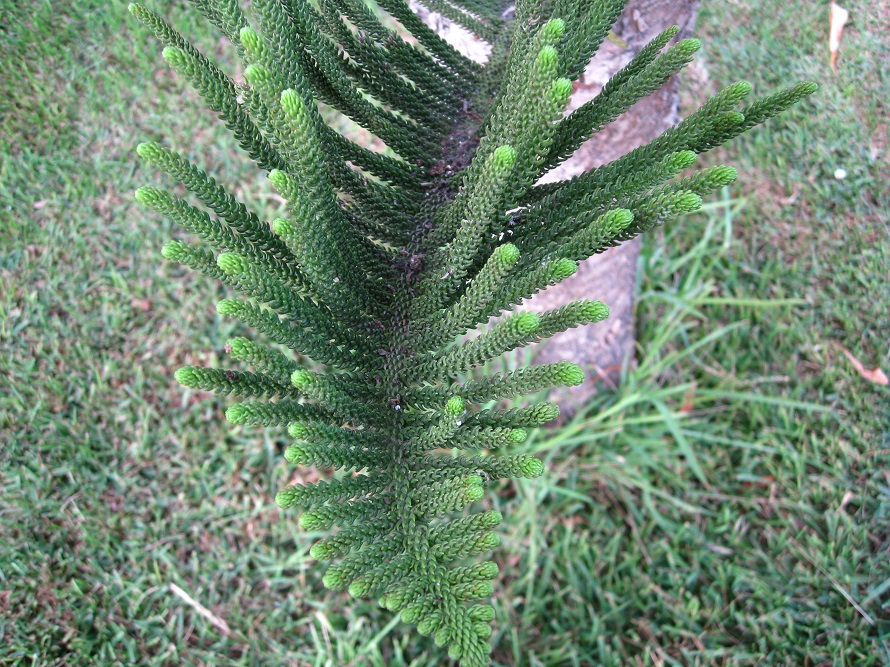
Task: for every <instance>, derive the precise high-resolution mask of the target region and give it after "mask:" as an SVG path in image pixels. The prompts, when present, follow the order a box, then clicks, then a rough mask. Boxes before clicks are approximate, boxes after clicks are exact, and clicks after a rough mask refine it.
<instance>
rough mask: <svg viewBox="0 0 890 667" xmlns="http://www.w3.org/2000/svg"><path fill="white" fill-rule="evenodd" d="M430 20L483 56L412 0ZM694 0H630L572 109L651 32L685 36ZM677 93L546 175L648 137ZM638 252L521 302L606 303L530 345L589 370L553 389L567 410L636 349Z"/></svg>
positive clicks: (622, 252)
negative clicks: (601, 312)
mask: <svg viewBox="0 0 890 667" xmlns="http://www.w3.org/2000/svg"><path fill="white" fill-rule="evenodd" d="M411 5H412V8H414V10H415V11H417V12H418V13H419V14H420V15H421V17H422V18H423V19H424V20H425V21H426V22H427V24H428V25H430V27H432V28H434V29H435V30H436V31H437V32H439V34H441V35H442V36H443V37H444V38H445V39H447V40H448V41H450V42H451V43H452V44H454V45H455V46H456V47H457V48H458V49H459V50H461V51H462V52H464V53H465V54H466V55H468V56H470V57H471V58H474V59H475V60H478V61H481V60H483V59H484V58H485V56H486V55H487V52H486V48H485V44H484V43H482V42H480V41H479V40H477V39H474V38H473V37H472V36H471V35H469V34H468V33H466V32H465V31H463V30H461V29H460V28H459V27H457V26H454V25H452V24H451V23H450V22H449V21H448V20H447V19H443V18H442V17H441V16H439V15H437V14H433V13H431V12H429V11H428V10H427V9H426V8H424V7H423V6H422V5H417V3H414V2H412V3H411ZM697 7H698V0H630V1H629V2H628V3H627V7H626V8H625V11H624V13H623V14H622V15H621V17H620V18H619V19H618V21H617V22H616V24H615V26H614V28H613V30H614V37H616V39H608V40H606V42H605V43H604V44H603V46H602V47H601V48H600V50H599V52H598V53H597V54H596V56H595V57H594V59H593V60H592V61H591V63H590V64H589V66H588V67H587V69H586V70H585V72H584V74H583V75H582V76H581V78H580V79H579V80H578V81H577V82H576V83H575V90H574V93H573V95H572V99H571V101H570V103H569V110H570V111H571V110H574V109H577V108H578V107H579V106H581V105H582V104H584V103H585V102H587V101H588V100H590V99H593V98H594V97H596V95H597V94H598V93H599V91H600V90H601V89H602V87H603V85H604V84H605V83H606V82H607V81H608V80H609V79H610V78H611V76H612V75H614V74H615V72H617V71H618V70H619V69H621V68H622V67H624V66H625V65H626V64H627V63H628V62H630V60H631V59H632V58H633V57H634V56H635V55H636V54H637V53H638V52H639V50H640V49H641V48H642V47H643V46H645V45H646V44H647V43H648V42H649V41H650V40H651V39H652V38H653V37H655V36H656V35H657V34H658V33H660V32H661V31H662V30H664V29H665V28H667V27H668V26H671V25H678V26H680V34H679V35H678V37H677V39H683V38H685V37H688V36H689V34H690V32H691V30H692V27H693V24H694V22H695V14H696V9H697ZM678 107H679V92H678V90H677V84H676V81H674V80H672V81H670V82H669V83H668V84H667V85H666V86H665V87H664V88H662V89H661V90H660V91H658V92H657V93H655V94H653V95H651V96H649V97H647V98H646V99H643V100H640V101H639V102H637V104H636V105H634V106H633V108H631V109H630V110H629V111H628V112H627V113H625V114H624V115H623V116H621V117H620V118H618V120H616V121H615V122H614V123H612V124H611V125H609V126H608V127H607V128H606V129H605V130H603V131H602V132H599V133H598V134H596V135H594V136H593V137H592V138H591V139H590V140H589V141H587V142H586V143H585V144H584V145H583V146H581V148H580V149H578V151H577V152H576V153H575V154H574V155H573V156H572V158H571V159H570V160H568V161H567V162H565V163H564V164H562V165H560V167H558V168H557V169H555V170H553V171H552V172H550V173H549V174H547V176H546V177H545V178H544V179H543V181H542V182H549V181H557V180H563V179H566V178H571V177H572V176H574V175H576V174H580V173H583V172H585V171H588V170H589V169H592V168H593V167H596V166H599V165H601V164H605V163H608V162H611V161H612V160H615V159H617V158H619V157H621V156H622V155H624V154H625V153H627V152H628V151H630V150H632V149H634V148H636V147H637V146H641V145H642V144H645V143H647V142H649V141H651V140H652V139H654V138H655V137H657V136H658V135H659V134H661V133H662V132H663V131H664V130H666V129H667V128H668V127H670V126H671V125H674V124H675V123H676V122H677V120H678ZM639 254H640V242H639V239H635V240H633V241H630V242H627V243H624V244H623V245H621V246H619V247H618V248H612V249H610V250H609V251H607V252H605V253H603V254H602V255H597V256H595V257H591V258H590V259H588V260H587V261H586V262H583V263H582V264H581V267H580V268H579V270H578V273H577V274H575V275H574V276H572V278H570V279H569V280H566V281H565V282H563V283H561V284H560V285H558V286H556V287H553V288H551V289H549V290H547V291H546V292H543V293H541V294H538V295H537V296H535V297H534V298H533V299H531V300H530V301H529V302H527V303H526V308H528V309H531V310H536V311H543V310H547V309H550V308H555V307H558V306H560V305H563V304H565V303H566V302H568V301H571V300H573V299H582V298H594V299H599V300H600V301H603V302H604V303H606V304H607V305H608V306H609V309H610V311H611V314H610V316H609V319H607V320H606V321H605V322H600V323H598V324H592V325H588V326H585V327H580V328H577V329H573V330H571V331H566V332H564V333H561V334H558V335H556V336H554V337H553V338H551V339H550V340H548V341H545V342H544V343H541V344H539V345H536V346H533V347H532V348H529V349H528V350H527V355H532V356H533V358H534V361H535V363H549V362H553V361H561V360H563V359H568V360H571V361H574V362H576V363H578V364H580V365H581V366H582V367H583V368H584V369H585V370H586V371H587V380H586V381H585V382H584V384H583V385H581V386H579V387H573V388H572V389H570V390H559V391H557V392H555V394H554V395H553V396H552V399H553V400H556V401H558V402H559V403H560V405H562V406H563V407H565V408H566V409H567V411H568V412H572V411H574V410H576V409H577V408H578V407H580V406H581V405H582V404H583V403H584V402H585V401H586V400H587V399H589V398H590V397H591V396H592V395H593V394H594V393H595V392H596V390H597V386H598V385H601V384H605V385H607V386H610V387H614V386H615V385H616V383H617V382H618V380H619V377H620V375H621V369H622V367H623V365H624V364H626V363H628V362H630V361H632V359H633V352H634V328H633V306H634V292H635V289H636V267H637V259H638V257H639Z"/></svg>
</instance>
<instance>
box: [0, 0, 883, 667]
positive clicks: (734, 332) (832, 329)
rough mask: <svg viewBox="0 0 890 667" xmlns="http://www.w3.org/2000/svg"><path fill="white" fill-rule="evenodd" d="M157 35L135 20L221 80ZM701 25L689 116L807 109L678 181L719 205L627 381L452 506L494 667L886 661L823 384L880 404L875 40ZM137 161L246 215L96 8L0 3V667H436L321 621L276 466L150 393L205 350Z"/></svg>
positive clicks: (269, 439) (219, 139) (352, 624)
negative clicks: (472, 533)
mask: <svg viewBox="0 0 890 667" xmlns="http://www.w3.org/2000/svg"><path fill="white" fill-rule="evenodd" d="M185 4H186V3H180V2H173V1H172V0H170V1H166V2H153V3H152V6H153V7H155V8H156V9H158V10H159V11H161V13H163V14H164V15H166V16H168V17H170V18H171V20H172V22H173V23H174V24H175V25H176V26H177V27H178V28H179V29H180V30H182V31H183V32H184V33H185V34H187V35H188V36H190V37H191V38H193V39H194V40H195V41H196V43H197V44H198V46H199V47H200V48H201V49H202V50H204V51H205V52H210V53H213V54H215V55H216V56H217V57H218V58H220V59H221V61H222V62H223V63H225V64H226V65H227V66H229V67H233V65H232V62H233V61H232V58H233V53H232V50H231V49H230V48H227V45H226V44H225V43H224V41H223V40H221V39H220V38H218V36H217V35H215V34H214V33H212V32H211V30H209V29H208V28H207V27H206V26H204V25H203V23H202V22H201V21H200V20H198V19H196V18H195V16H194V13H193V12H192V11H191V10H190V9H187V8H185V7H183V5H185ZM702 4H703V7H702V10H701V13H700V17H699V33H700V36H702V37H703V38H704V40H705V57H704V62H705V65H706V68H707V71H708V75H709V78H708V79H707V80H705V79H704V77H703V76H701V70H698V73H697V74H696V73H695V72H693V73H690V74H687V75H684V82H685V84H686V89H687V90H688V91H689V93H688V95H687V96H688V97H689V103H690V105H691V104H693V103H694V102H695V101H696V100H700V99H701V96H702V95H703V94H705V93H706V92H708V91H713V90H715V89H716V88H717V87H718V86H719V85H722V84H726V83H730V82H731V81H733V80H735V79H737V78H746V79H748V80H750V81H751V82H752V83H753V84H754V86H755V91H756V92H765V91H767V90H769V89H771V88H774V87H776V86H778V85H780V84H782V83H789V82H792V81H795V80H799V79H812V80H815V81H817V82H819V83H820V84H821V89H820V91H819V92H818V93H817V94H816V95H815V96H814V97H813V98H812V99H811V100H810V101H808V102H807V103H805V104H804V105H801V106H800V107H798V108H796V109H794V110H793V111H791V112H790V113H788V114H786V115H785V116H783V117H782V118H781V119H780V120H778V121H773V122H772V123H771V124H770V125H769V126H768V127H766V128H763V129H760V130H758V131H756V132H754V133H753V134H752V135H751V136H749V137H745V138H743V139H742V140H739V141H737V142H735V143H734V144H733V145H732V146H731V147H729V148H728V149H726V150H724V151H722V152H721V153H720V154H719V155H714V156H708V157H707V158H705V159H704V161H705V162H713V161H716V160H722V161H727V162H729V163H731V164H733V165H736V166H738V167H739V168H740V170H741V171H742V173H743V176H742V178H741V179H740V181H739V182H738V183H737V184H736V185H735V186H733V188H732V189H731V190H729V191H727V192H724V193H723V195H722V196H721V197H718V198H717V199H716V200H715V201H713V202H709V203H708V204H707V206H706V210H705V211H703V212H702V213H701V214H698V215H695V216H691V217H689V218H688V219H686V220H684V221H682V223H681V224H678V225H674V226H672V227H671V228H668V229H664V230H662V231H661V232H660V233H659V234H654V235H652V236H650V237H649V239H648V240H647V241H646V246H645V249H644V253H643V257H642V261H641V282H640V287H639V289H640V298H639V308H638V313H637V315H638V329H639V353H638V362H639V363H638V365H637V367H636V368H635V369H633V370H631V371H629V373H628V375H627V377H626V379H625V382H624V384H623V385H622V387H621V389H620V390H619V391H618V392H616V393H610V394H605V395H602V396H600V397H598V398H596V399H595V400H594V402H593V403H592V404H591V405H590V407H589V410H587V411H586V412H585V413H584V414H582V415H580V416H579V417H578V418H577V419H575V421H573V422H572V423H570V424H569V425H568V426H567V427H566V428H564V429H563V430H561V431H557V432H553V431H541V432H538V433H537V434H535V435H534V436H533V437H532V438H530V439H529V441H528V442H527V444H526V445H524V447H527V448H528V450H529V451H534V452H537V453H538V454H539V455H540V456H542V457H544V458H545V459H547V461H548V463H549V472H548V473H547V474H546V475H545V476H544V477H543V478H541V479H539V480H537V481H535V482H529V483H516V484H512V483H511V484H502V485H500V486H499V487H498V488H495V489H493V490H492V492H491V493H490V494H489V497H488V498H487V499H486V501H485V502H486V503H487V504H488V505H489V506H491V507H495V508H498V509H501V510H502V511H503V512H504V514H505V516H506V517H507V521H506V523H505V524H504V526H503V527H502V529H503V537H504V540H503V543H504V544H503V546H502V548H501V549H500V550H499V551H498V553H497V559H498V561H499V564H500V565H501V571H502V576H501V578H500V580H499V582H498V587H497V590H496V598H495V607H496V609H497V613H498V618H497V621H496V628H497V629H496V631H495V635H494V644H495V651H494V654H493V656H494V659H495V661H496V664H498V665H521V666H527V667H532V666H537V665H546V666H548V667H550V666H554V667H555V666H562V665H566V666H569V665H615V666H618V665H702V666H710V665H776V666H779V665H806V666H810V667H817V666H820V665H848V666H860V665H863V666H867V665H883V664H888V663H890V556H888V554H890V529H888V527H890V478H888V471H890V465H888V464H890V436H888V432H890V428H888V427H890V400H888V396H890V392H888V388H887V387H883V386H880V385H878V384H875V383H872V382H869V381H868V380H866V379H864V378H862V377H860V375H859V374H858V373H857V372H856V370H855V369H854V367H853V366H852V365H851V363H850V361H849V360H848V359H847V357H846V356H845V354H844V352H843V350H844V349H846V350H848V351H849V353H850V354H851V355H853V356H854V357H855V358H857V359H859V360H861V362H862V363H863V364H864V366H865V367H866V368H871V367H874V366H881V367H882V368H883V369H884V370H885V371H888V372H890V351H888V339H890V275H888V272H890V241H888V225H890V213H888V212H890V196H888V190H890V188H888V183H890V164H888V157H887V153H886V149H887V143H888V125H887V118H888V109H887V106H886V101H887V100H888V99H890V74H888V72H890V70H888V62H890V61H888V58H890V35H888V32H887V29H886V27H887V25H888V20H890V8H888V6H887V4H886V2H869V1H868V0H856V1H855V2H853V1H850V0H848V2H847V3H845V6H846V7H847V8H848V9H850V11H851V16H852V22H851V25H850V26H849V27H848V29H847V32H846V33H845V35H844V40H843V44H842V51H841V56H840V59H839V72H838V74H837V75H835V74H832V72H831V70H830V69H829V68H828V64H827V63H828V55H827V36H826V32H827V27H826V26H827V5H826V4H824V3H819V4H818V5H815V4H813V3H796V2H779V1H778V0H752V1H749V2H744V3H743V2H740V1H736V0H732V1H731V2H717V1H716V0H704V2H703V3H702ZM152 139H153V140H159V141H164V142H165V143H167V144H169V145H172V146H175V147H177V148H178V149H180V150H183V151H186V152H189V153H191V155H192V156H193V157H194V159H195V160H196V161H198V162H199V163H200V164H203V165H205V166H206V167H207V169H208V170H209V171H211V172H212V173H214V174H215V175H217V176H219V177H220V179H221V180H223V181H224V182H225V183H227V184H229V185H231V186H232V187H233V189H234V190H235V191H236V192H237V193H238V194H239V196H240V197H242V199H243V200H245V201H247V202H248V203H249V204H250V205H252V206H253V207H254V208H255V209H256V210H258V211H260V212H264V213H265V214H267V215H270V216H271V215H273V214H274V212H275V210H276V208H277V207H278V206H279V203H278V201H277V200H276V199H275V198H274V197H273V196H272V195H271V191H270V189H269V187H268V186H267V185H266V184H265V181H264V179H263V178H262V177H261V175H259V174H257V173H256V172H254V171H253V170H251V169H250V165H249V164H248V162H247V161H246V159H245V158H243V157H242V156H241V155H239V154H238V153H237V152H236V150H235V144H234V142H233V141H232V140H231V139H230V138H229V137H228V136H227V133H226V131H225V129H224V128H222V127H221V126H219V125H218V124H216V123H214V120H213V118H212V115H211V114H210V113H209V112H207V111H204V110H203V106H202V104H201V102H200V100H199V99H198V98H197V96H196V95H194V94H192V93H191V92H187V91H185V84H184V83H183V82H182V81H180V80H178V79H177V78H176V77H175V75H174V74H173V73H172V72H171V71H170V70H169V69H168V68H167V67H166V66H165V64H164V62H163V60H162V59H161V57H160V49H159V48H158V46H157V44H156V43H155V42H154V40H153V39H151V38H150V37H149V35H148V34H147V33H146V31H145V30H143V29H141V28H140V27H139V26H138V25H137V24H136V22H135V21H134V20H132V19H131V17H130V16H129V14H128V13H127V10H126V3H121V2H117V1H114V2H106V1H101V0H78V1H77V2H74V1H73V0H63V1H58V2H50V1H49V0H37V1H35V2H33V3H17V2H13V1H12V0H0V462H2V467H0V484H2V493H0V664H3V665H7V664H8V665H103V666H104V665H130V664H140V665H180V664H186V665H278V664H281V665H284V664H288V665H300V666H302V665H319V666H321V665H332V666H336V667H340V666H344V665H356V666H358V665H387V666H390V665H392V666H398V665H415V666H421V665H423V666H426V665H438V664H443V662H444V655H443V653H441V652H440V651H439V649H436V648H435V647H434V646H433V645H432V642H430V641H428V640H424V639H422V638H420V637H418V636H417V634H416V633H414V632H413V631H411V630H409V629H408V628H406V627H404V626H402V625H399V624H397V623H395V622H393V621H392V619H391V615H390V614H389V613H388V612H382V611H380V610H379V609H378V608H377V607H376V604H373V603H370V602H355V601H352V600H351V599H349V598H348V597H347V596H346V595H345V594H331V593H330V592H328V591H326V590H324V588H323V587H322V585H321V574H322V573H323V570H322V568H320V567H319V566H317V565H315V564H314V563H313V561H312V560H311V559H310V558H309V557H308V548H309V545H310V544H311V543H312V541H313V539H314V537H315V536H314V535H311V534H306V533H304V532H302V531H301V530H300V529H299V528H298V526H297V524H296V521H295V517H294V516H293V515H292V514H290V513H284V512H279V511H278V509H277V508H276V507H275V505H274V502H273V495H274V493H275V491H277V490H278V489H279V488H280V487H281V486H283V485H285V484H286V483H288V482H289V481H296V480H299V479H301V475H302V478H303V479H309V478H311V477H312V475H313V473H311V472H307V471H302V472H298V471H297V472H295V471H294V470H293V469H292V468H291V467H290V466H289V465H288V464H286V462H285V461H284V459H283V456H282V451H283V447H284V445H285V443H286V434H285V433H283V432H273V431H261V430H251V429H243V428H232V427H229V426H228V425H227V424H226V423H225V422H224V420H223V417H222V412H223V407H224V405H225V402H224V401H223V400H220V399H217V398H214V397H211V396H209V395H203V394H194V393H191V392H188V391H186V390H184V389H183V388H182V387H180V386H179V385H178V384H177V383H175V382H174V381H173V379H172V374H173V371H174V370H175V369H176V368H178V367H179V366H181V365H183V364H189V363H194V364H207V365H215V364H218V363H219V362H220V360H221V359H222V356H223V353H222V347H223V345H224V344H225V341H226V339H227V338H229V337H230V336H231V335H232V334H233V333H234V332H235V328H236V327H235V326H234V325H232V324H231V323H229V322H225V321H222V320H221V319H220V318H219V316H218V315H217V314H216V312H215V310H214V304H215V302H216V300H217V298H218V297H219V296H220V295H222V294H223V290H222V288H220V287H218V286H216V285H214V284H212V283H211V282H210V281H209V280H207V279H204V278H203V277H201V276H197V275H195V274H191V273H185V272H183V271H182V270H181V269H180V268H178V267H176V266H173V265H170V264H168V263H166V262H164V261H163V260H162V259H161V257H160V248H161V246H162V245H163V243H164V242H166V241H167V240H169V239H171V238H177V237H179V235H180V232H179V230H177V229H173V228H172V226H171V224H170V223H169V222H168V221H165V220H161V219H158V218H157V217H154V216H151V215H148V214H146V213H145V212H144V211H142V210H140V209H138V208H137V207H136V206H135V205H134V202H133V198H132V193H133V191H134V190H135V189H136V188H137V187H139V186H140V185H144V184H148V183H154V182H156V180H157V178H158V177H157V176H156V175H154V174H152V173H149V172H148V171H147V170H146V169H145V167H144V166H143V164H142V162H141V160H139V159H138V158H137V157H136V156H135V152H134V149H135V146H136V145H137V144H138V143H139V142H141V141H145V140H152ZM839 168H843V169H844V170H845V171H846V173H847V176H846V178H844V179H842V180H839V179H837V178H835V171H836V170H837V169H839ZM591 296H596V295H595V294H593V295H591ZM189 600H191V601H189Z"/></svg>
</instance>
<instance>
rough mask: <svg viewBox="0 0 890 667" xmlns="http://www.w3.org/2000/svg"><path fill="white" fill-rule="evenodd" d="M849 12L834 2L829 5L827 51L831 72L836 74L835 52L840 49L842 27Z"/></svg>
mask: <svg viewBox="0 0 890 667" xmlns="http://www.w3.org/2000/svg"><path fill="white" fill-rule="evenodd" d="M849 16H850V12H848V11H847V10H846V9H843V8H842V7H840V6H839V5H838V4H837V3H836V2H832V3H831V11H830V12H829V28H828V50H829V52H830V53H831V71H832V72H834V73H835V74H837V52H838V49H840V47H841V35H843V34H844V25H846V23H847V19H848V18H849Z"/></svg>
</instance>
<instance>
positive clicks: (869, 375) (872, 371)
mask: <svg viewBox="0 0 890 667" xmlns="http://www.w3.org/2000/svg"><path fill="white" fill-rule="evenodd" d="M838 347H839V348H840V350H841V352H843V353H844V354H845V355H846V356H847V359H849V360H850V363H851V364H853V368H855V369H856V372H857V373H859V375H861V376H862V377H864V378H865V379H866V380H868V381H869V382H874V383H875V384H883V385H888V384H890V379H888V378H887V374H886V373H885V372H884V371H882V370H881V369H880V367H878V366H875V367H874V368H866V367H865V365H864V364H863V363H862V362H861V361H859V359H857V358H856V357H854V356H853V354H852V353H851V352H850V350H848V349H847V348H845V347H844V346H842V345H838Z"/></svg>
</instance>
